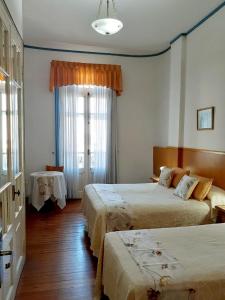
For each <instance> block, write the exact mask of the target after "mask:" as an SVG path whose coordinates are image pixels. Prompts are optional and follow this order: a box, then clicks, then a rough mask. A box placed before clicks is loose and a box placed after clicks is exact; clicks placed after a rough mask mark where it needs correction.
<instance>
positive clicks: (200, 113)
mask: <svg viewBox="0 0 225 300" xmlns="http://www.w3.org/2000/svg"><path fill="white" fill-rule="evenodd" d="M214 114H215V107H214V106H211V107H205V108H201V109H198V110H197V130H213V129H214Z"/></svg>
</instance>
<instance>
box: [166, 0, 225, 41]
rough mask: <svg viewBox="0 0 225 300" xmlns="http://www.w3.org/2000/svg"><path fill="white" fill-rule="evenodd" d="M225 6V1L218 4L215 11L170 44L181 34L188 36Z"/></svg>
mask: <svg viewBox="0 0 225 300" xmlns="http://www.w3.org/2000/svg"><path fill="white" fill-rule="evenodd" d="M224 6H225V1H224V2H223V3H221V4H220V5H219V6H217V7H216V8H215V9H214V10H213V11H211V12H210V13H209V14H208V15H207V16H205V17H204V18H203V19H201V20H200V21H199V22H198V23H196V24H195V25H194V26H193V27H191V28H190V29H189V30H188V31H187V32H182V33H180V34H179V35H178V36H176V37H175V38H174V39H173V40H172V41H171V42H170V45H172V44H173V43H175V42H176V41H177V40H178V39H179V38H180V37H181V36H187V35H189V34H190V33H192V32H193V31H194V30H195V29H197V28H198V27H199V26H201V25H202V24H203V23H205V21H207V20H208V19H209V18H210V17H212V16H213V15H215V14H216V13H217V12H218V11H219V10H221V9H222V8H223V7H224Z"/></svg>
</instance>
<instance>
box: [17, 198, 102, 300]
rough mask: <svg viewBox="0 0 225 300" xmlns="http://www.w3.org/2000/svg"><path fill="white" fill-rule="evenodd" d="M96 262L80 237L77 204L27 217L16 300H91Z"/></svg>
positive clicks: (80, 222)
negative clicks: (23, 253) (25, 244)
mask: <svg viewBox="0 0 225 300" xmlns="http://www.w3.org/2000/svg"><path fill="white" fill-rule="evenodd" d="M96 263H97V261H96V259H94V258H93V257H92V255H91V253H90V251H89V240H88V238H87V237H86V235H85V234H84V218H83V216H82V213H81V212H80V201H79V200H70V201H69V202H68V204H67V207H66V208H65V209H63V210H62V211H61V210H60V209H56V208H54V209H53V210H51V211H50V212H41V213H37V212H36V211H35V210H31V212H29V214H28V216H27V259H26V264H25V267H24V271H23V273H22V277H21V279H20V283H19V286H18V291H17V296H16V300H45V299H48V300H75V299H76V300H89V299H93V287H94V278H95V270H96Z"/></svg>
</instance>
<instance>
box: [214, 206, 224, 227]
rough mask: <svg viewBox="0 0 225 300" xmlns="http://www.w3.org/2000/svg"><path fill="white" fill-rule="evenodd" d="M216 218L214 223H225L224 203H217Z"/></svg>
mask: <svg viewBox="0 0 225 300" xmlns="http://www.w3.org/2000/svg"><path fill="white" fill-rule="evenodd" d="M216 210H217V218H216V223H225V205H217V206H216Z"/></svg>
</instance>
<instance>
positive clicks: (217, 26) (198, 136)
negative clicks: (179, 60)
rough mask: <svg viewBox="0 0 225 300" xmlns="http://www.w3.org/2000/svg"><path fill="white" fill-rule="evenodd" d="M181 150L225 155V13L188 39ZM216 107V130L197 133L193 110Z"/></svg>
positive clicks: (224, 10)
mask: <svg viewBox="0 0 225 300" xmlns="http://www.w3.org/2000/svg"><path fill="white" fill-rule="evenodd" d="M186 51H187V68H186V89H185V118H184V128H185V129H184V146H186V147H196V148H205V149H212V150H221V151H225V133H224V129H225V9H223V10H221V11H219V12H218V13H217V14H216V15H214V16H213V17H211V18H210V19H209V20H207V22H205V23H204V24H203V26H201V27H199V28H198V29H197V30H196V31H194V32H193V33H192V34H191V35H190V36H188V38H187V49H186ZM209 106H215V130H207V131H204V130H203V131H197V130H196V126H197V125H196V122H197V121H196V110H197V109H198V108H204V107H209Z"/></svg>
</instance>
